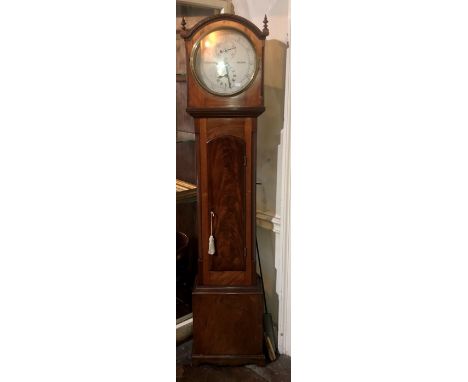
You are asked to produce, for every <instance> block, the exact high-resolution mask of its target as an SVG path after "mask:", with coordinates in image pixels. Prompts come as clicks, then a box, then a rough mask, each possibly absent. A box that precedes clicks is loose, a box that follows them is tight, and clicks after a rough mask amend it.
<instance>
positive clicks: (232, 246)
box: [207, 135, 246, 271]
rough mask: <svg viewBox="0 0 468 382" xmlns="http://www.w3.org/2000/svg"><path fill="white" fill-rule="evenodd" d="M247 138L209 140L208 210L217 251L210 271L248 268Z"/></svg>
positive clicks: (212, 259) (229, 137)
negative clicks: (246, 215) (212, 217)
mask: <svg viewBox="0 0 468 382" xmlns="http://www.w3.org/2000/svg"><path fill="white" fill-rule="evenodd" d="M245 158H246V156H245V142H244V140H242V139H240V138H238V137H234V136H232V135H225V136H220V137H217V138H214V139H212V140H210V141H208V143H207V165H208V171H207V172H208V211H213V212H214V219H213V235H214V237H215V243H216V252H215V254H214V255H213V256H211V257H210V259H211V264H210V267H209V270H210V271H245V269H246V258H245V257H246V247H245V160H246V159H245Z"/></svg>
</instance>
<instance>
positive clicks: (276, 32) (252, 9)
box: [232, 0, 289, 43]
mask: <svg viewBox="0 0 468 382" xmlns="http://www.w3.org/2000/svg"><path fill="white" fill-rule="evenodd" d="M232 4H233V6H234V13H235V14H236V15H239V16H242V17H245V18H246V19H249V20H250V21H252V22H253V23H254V24H255V25H257V26H258V27H259V28H260V29H263V18H264V17H265V15H267V18H268V29H269V30H270V36H269V37H268V38H269V39H275V40H279V41H282V42H284V43H285V42H286V41H288V37H287V36H288V33H289V32H288V30H289V24H288V22H289V0H233V1H232Z"/></svg>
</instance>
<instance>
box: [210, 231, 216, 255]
mask: <svg viewBox="0 0 468 382" xmlns="http://www.w3.org/2000/svg"><path fill="white" fill-rule="evenodd" d="M215 252H216V249H215V242H214V237H213V235H210V238H209V240H208V255H214V254H215Z"/></svg>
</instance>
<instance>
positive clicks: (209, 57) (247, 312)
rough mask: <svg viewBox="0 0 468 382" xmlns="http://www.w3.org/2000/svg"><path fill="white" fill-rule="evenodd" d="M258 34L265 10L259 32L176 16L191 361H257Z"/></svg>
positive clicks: (233, 23) (231, 21)
mask: <svg viewBox="0 0 468 382" xmlns="http://www.w3.org/2000/svg"><path fill="white" fill-rule="evenodd" d="M267 35H268V28H267V20H266V17H265V20H264V28H263V30H260V29H259V28H257V27H256V26H255V25H254V24H252V23H251V22H250V21H248V20H246V19H244V18H242V17H239V16H236V15H232V14H221V15H216V16H211V17H207V18H205V19H203V20H201V21H199V22H198V23H197V24H196V25H194V26H193V27H192V28H191V29H187V28H186V23H185V20H184V19H182V28H181V30H180V36H181V37H182V38H184V40H185V53H186V57H187V70H186V73H187V74H186V81H187V112H188V113H189V114H190V115H191V116H192V117H193V118H194V127H195V135H196V144H195V151H196V157H197V160H196V163H197V178H198V189H197V198H198V221H199V223H200V224H199V235H198V238H199V251H198V252H199V254H198V274H197V279H196V282H195V287H194V290H193V294H192V300H193V301H192V304H193V349H192V362H193V363H194V364H198V363H204V362H206V363H217V364H223V365H236V364H245V363H257V364H263V363H264V362H265V357H264V354H263V323H262V317H263V300H262V289H261V285H260V281H259V279H258V277H257V273H256V266H255V245H254V243H255V210H256V209H255V168H256V165H255V161H256V128H257V117H258V116H259V115H260V114H261V113H263V111H264V110H265V108H264V101H263V56H264V46H265V38H266V36H267ZM211 238H213V239H214V248H213V246H210V240H211ZM211 244H212V243H211ZM213 252H214V253H213Z"/></svg>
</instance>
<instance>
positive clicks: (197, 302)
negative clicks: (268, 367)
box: [192, 281, 265, 366]
mask: <svg viewBox="0 0 468 382" xmlns="http://www.w3.org/2000/svg"><path fill="white" fill-rule="evenodd" d="M192 307H193V348H192V364H194V365H198V364H202V363H210V364H216V365H229V366H234V365H245V364H257V365H265V355H264V353H263V296H262V288H261V285H260V284H259V282H258V281H257V284H256V285H255V286H251V287H208V286H203V287H201V286H198V285H196V286H195V289H194V290H193V293H192Z"/></svg>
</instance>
